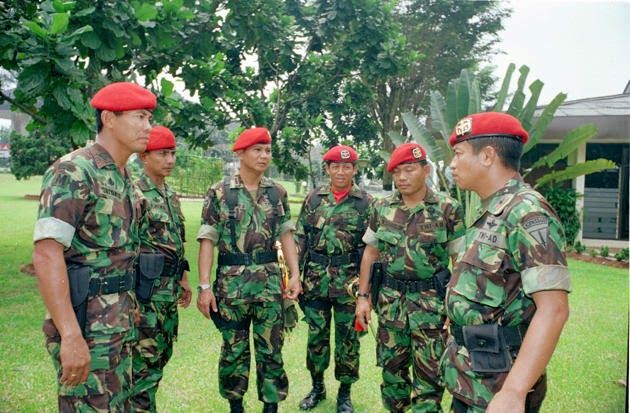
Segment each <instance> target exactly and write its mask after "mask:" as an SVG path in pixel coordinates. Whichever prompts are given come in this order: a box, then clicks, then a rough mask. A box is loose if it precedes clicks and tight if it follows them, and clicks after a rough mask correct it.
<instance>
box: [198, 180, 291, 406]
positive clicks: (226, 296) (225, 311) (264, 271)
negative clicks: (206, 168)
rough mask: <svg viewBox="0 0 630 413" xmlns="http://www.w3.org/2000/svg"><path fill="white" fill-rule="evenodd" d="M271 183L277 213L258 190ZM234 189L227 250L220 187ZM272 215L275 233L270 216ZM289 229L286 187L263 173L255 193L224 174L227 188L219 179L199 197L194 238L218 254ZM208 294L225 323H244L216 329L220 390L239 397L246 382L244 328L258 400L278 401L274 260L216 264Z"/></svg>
mask: <svg viewBox="0 0 630 413" xmlns="http://www.w3.org/2000/svg"><path fill="white" fill-rule="evenodd" d="M271 186H276V188H277V190H278V195H279V202H278V205H277V211H278V215H279V217H278V218H276V217H275V216H274V211H273V207H272V205H271V203H270V201H269V198H268V196H267V193H266V191H265V190H264V188H268V187H271ZM231 188H237V189H238V203H237V205H238V207H237V209H236V216H237V223H236V225H235V229H236V240H237V248H238V250H237V251H234V250H233V248H232V241H231V236H230V224H229V217H228V213H229V208H228V206H227V203H226V201H225V191H226V190H231ZM273 219H278V221H279V222H276V225H275V234H272V233H271V232H272V231H271V229H272V220H273ZM294 229H295V227H294V225H293V222H292V221H291V211H290V210H289V203H288V198H287V192H286V190H285V189H284V188H283V187H282V186H280V185H277V184H276V183H274V182H273V181H272V180H271V179H269V178H267V177H265V176H263V177H262V180H261V182H260V184H259V187H258V190H257V192H256V193H255V194H252V193H250V192H249V191H247V190H246V188H245V186H244V184H243V181H242V179H241V177H240V175H238V174H236V175H233V176H231V177H230V182H229V188H226V187H225V186H224V183H223V182H219V183H217V184H215V185H214V186H212V187H211V188H210V189H209V190H208V192H207V194H206V197H205V201H204V206H203V210H202V213H201V227H200V228H199V233H198V235H197V239H198V240H199V239H202V238H208V239H211V240H212V241H213V242H214V245H215V246H217V247H218V250H219V254H226V253H247V254H253V253H255V252H258V251H271V250H274V245H275V241H276V239H277V238H278V236H279V235H281V234H283V233H285V232H287V231H293V230H294ZM213 292H214V294H215V296H216V297H217V301H218V305H219V311H220V313H221V317H222V318H223V319H224V320H227V321H228V322H230V323H239V322H241V321H242V322H243V323H246V326H243V327H242V328H241V329H239V330H233V331H228V330H229V329H225V330H223V331H222V335H223V345H222V350H221V357H220V359H219V386H220V393H221V395H222V396H223V397H224V398H227V399H239V398H242V397H243V394H245V392H246V391H247V383H248V380H249V363H250V361H249V359H250V348H249V330H250V325H251V326H252V331H253V335H254V351H255V357H256V369H257V378H258V381H257V388H258V398H259V399H260V400H261V401H264V402H267V403H277V402H279V401H281V400H284V399H285V398H286V395H287V391H288V379H287V376H286V372H285V370H284V365H283V362H282V352H281V350H282V344H283V342H284V331H283V326H284V321H283V310H282V274H281V270H280V268H279V266H278V263H277V262H270V263H266V264H255V263H252V264H251V265H232V266H225V265H222V266H217V271H216V278H215V280H214V283H213Z"/></svg>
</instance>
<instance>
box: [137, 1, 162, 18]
mask: <svg viewBox="0 0 630 413" xmlns="http://www.w3.org/2000/svg"><path fill="white" fill-rule="evenodd" d="M134 12H135V16H136V18H137V19H138V20H139V21H141V22H146V21H149V20H153V19H155V18H156V17H157V15H158V10H157V8H156V7H155V6H153V5H151V4H149V3H142V5H141V6H140V7H138V8H136V9H135V10H134Z"/></svg>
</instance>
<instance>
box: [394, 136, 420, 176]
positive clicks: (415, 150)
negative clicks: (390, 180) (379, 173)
mask: <svg viewBox="0 0 630 413" xmlns="http://www.w3.org/2000/svg"><path fill="white" fill-rule="evenodd" d="M426 159H427V153H426V151H425V150H424V148H423V147H422V146H420V145H418V144H417V143H415V142H408V143H403V144H402V145H400V146H399V147H397V148H396V149H394V152H392V156H391V158H389V164H387V172H391V171H393V170H394V168H396V167H397V166H398V165H400V164H401V163H414V162H420V161H424V160H426Z"/></svg>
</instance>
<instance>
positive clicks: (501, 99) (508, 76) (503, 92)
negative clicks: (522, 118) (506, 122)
mask: <svg viewBox="0 0 630 413" xmlns="http://www.w3.org/2000/svg"><path fill="white" fill-rule="evenodd" d="M514 70H516V65H515V64H514V63H510V64H509V65H508V67H507V70H506V71H505V77H504V78H503V83H502V84H501V89H500V90H499V93H498V94H497V103H496V104H495V105H494V108H493V109H492V110H493V111H494V112H503V105H505V101H506V99H507V96H508V92H509V89H510V82H511V81H512V74H513V73H514Z"/></svg>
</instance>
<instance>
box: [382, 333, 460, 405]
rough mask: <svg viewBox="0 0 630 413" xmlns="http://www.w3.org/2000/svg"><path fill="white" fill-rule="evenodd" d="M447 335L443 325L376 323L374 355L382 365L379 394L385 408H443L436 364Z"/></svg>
mask: <svg viewBox="0 0 630 413" xmlns="http://www.w3.org/2000/svg"><path fill="white" fill-rule="evenodd" d="M447 335H448V332H447V331H446V330H443V329H419V328H418V329H410V328H409V323H406V326H405V327H404V328H403V329H396V328H391V327H388V326H384V325H382V324H379V328H378V343H377V347H376V355H377V360H378V365H379V366H380V367H382V368H383V373H382V377H383V383H382V384H381V397H382V399H383V405H384V406H385V408H386V409H387V410H389V411H391V412H404V411H406V410H407V409H409V407H411V409H412V411H413V412H414V413H419V412H442V407H441V404H440V402H441V400H442V394H443V393H444V387H443V386H442V385H440V377H439V372H438V367H439V362H440V357H441V356H442V353H443V351H444V348H445V347H444V345H445V343H446V338H447ZM410 367H411V369H412V372H413V382H412V380H411V378H410V375H409V368H410Z"/></svg>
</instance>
